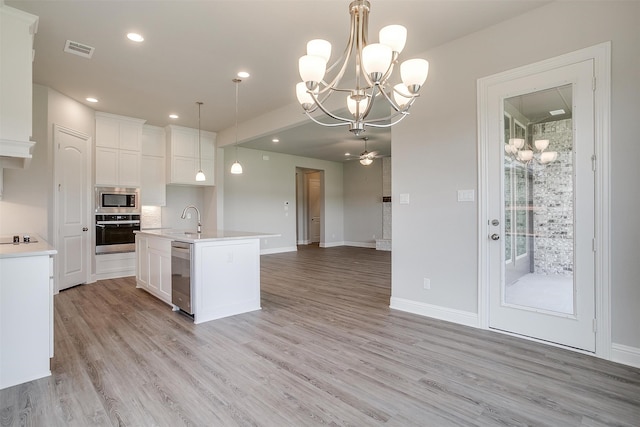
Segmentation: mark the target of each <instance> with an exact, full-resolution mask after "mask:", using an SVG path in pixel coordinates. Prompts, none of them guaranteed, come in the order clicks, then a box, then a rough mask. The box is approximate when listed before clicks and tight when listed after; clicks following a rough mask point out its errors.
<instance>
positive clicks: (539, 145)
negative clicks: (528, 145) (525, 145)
mask: <svg viewBox="0 0 640 427" xmlns="http://www.w3.org/2000/svg"><path fill="white" fill-rule="evenodd" d="M534 145H535V146H536V150H538V151H544V150H546V149H547V147H548V146H549V140H548V139H537V140H536V141H535V143H534Z"/></svg>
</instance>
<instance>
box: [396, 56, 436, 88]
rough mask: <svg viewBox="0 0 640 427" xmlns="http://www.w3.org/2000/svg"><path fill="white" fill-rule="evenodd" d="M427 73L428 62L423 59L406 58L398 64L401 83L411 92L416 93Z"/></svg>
mask: <svg viewBox="0 0 640 427" xmlns="http://www.w3.org/2000/svg"><path fill="white" fill-rule="evenodd" d="M428 75H429V62H428V61H426V60H424V59H419V58H418V59H408V60H406V61H404V62H403V63H402V64H400V77H401V78H402V83H404V85H405V86H406V87H407V88H408V89H409V92H411V93H412V94H416V93H418V91H419V90H420V88H421V87H422V85H423V84H424V82H425V81H426V80H427V76H428Z"/></svg>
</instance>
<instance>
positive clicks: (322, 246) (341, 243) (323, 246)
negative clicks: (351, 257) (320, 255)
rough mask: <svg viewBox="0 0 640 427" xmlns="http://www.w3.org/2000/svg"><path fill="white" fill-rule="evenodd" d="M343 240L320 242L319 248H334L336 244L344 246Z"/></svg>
mask: <svg viewBox="0 0 640 427" xmlns="http://www.w3.org/2000/svg"><path fill="white" fill-rule="evenodd" d="M344 245H345V244H344V242H329V243H320V247H321V248H335V247H336V246H344Z"/></svg>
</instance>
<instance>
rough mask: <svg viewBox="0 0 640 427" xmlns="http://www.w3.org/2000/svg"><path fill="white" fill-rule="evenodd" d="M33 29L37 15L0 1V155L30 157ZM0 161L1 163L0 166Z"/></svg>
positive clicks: (36, 21)
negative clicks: (0, 56)
mask: <svg viewBox="0 0 640 427" xmlns="http://www.w3.org/2000/svg"><path fill="white" fill-rule="evenodd" d="M37 30H38V17H37V16H35V15H31V14H29V13H26V12H23V11H21V10H18V9H14V8H12V7H9V6H6V5H4V2H0V50H1V51H2V60H0V93H1V94H2V95H0V156H2V157H5V156H6V157H12V158H18V159H20V158H22V159H25V158H31V148H32V147H33V144H34V143H33V142H32V141H31V133H32V131H31V129H32V114H33V113H32V103H33V101H32V91H33V69H32V65H33V57H34V51H33V37H34V35H35V33H36V32H37ZM22 159H20V161H22ZM5 163H6V162H5ZM1 164H2V162H0V167H1ZM20 166H21V167H22V165H20Z"/></svg>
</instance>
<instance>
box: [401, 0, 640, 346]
mask: <svg viewBox="0 0 640 427" xmlns="http://www.w3.org/2000/svg"><path fill="white" fill-rule="evenodd" d="M638 28H640V2H554V3H551V4H549V5H547V6H544V7H541V8H539V9H535V10H533V11H532V12H529V13H527V14H525V15H522V16H520V17H517V18H515V19H512V20H509V21H506V22H504V23H501V24H498V25H496V26H493V27H490V28H488V29H486V30H483V31H480V32H478V33H475V34H472V35H471V36H469V37H465V38H463V39H459V40H457V41H454V42H452V43H449V44H446V45H443V46H440V47H439V48H436V49H433V50H430V51H427V52H425V53H424V54H423V55H420V56H423V57H425V58H427V59H428V60H429V61H430V64H431V69H430V75H429V80H428V82H427V84H426V86H425V87H424V88H423V89H422V96H421V98H420V99H419V100H418V102H417V103H416V104H415V106H414V107H413V108H412V114H411V117H410V118H409V119H407V120H405V121H403V122H402V123H401V124H399V125H398V126H395V127H394V128H393V131H392V139H393V145H394V151H393V160H392V161H393V183H392V187H393V200H394V203H393V255H392V257H393V261H392V265H393V276H392V277H393V279H392V280H393V285H392V295H393V297H398V298H405V299H409V300H412V301H415V302H418V303H423V304H430V305H434V306H437V307H441V308H443V309H446V310H454V311H455V310H460V311H462V312H466V313H472V314H473V313H477V306H478V295H477V289H478V277H477V267H478V266H477V260H478V251H477V246H478V236H477V217H478V211H477V209H478V206H477V203H459V202H456V191H457V190H458V189H475V190H476V191H477V186H478V183H477V163H478V153H477V133H476V124H477V116H476V114H477V111H476V81H477V79H478V78H481V77H485V76H488V75H492V74H495V73H498V72H502V71H505V70H508V69H512V68H516V67H519V66H523V65H526V64H529V63H533V62H537V61H540V60H543V59H547V58H550V57H554V56H558V55H561V54H564V53H567V52H571V51H575V50H578V49H581V48H585V47H588V46H592V45H595V44H598V43H601V42H605V41H608V40H611V41H612V82H613V83H612V109H611V117H612V126H611V204H612V206H611V223H612V225H611V228H612V241H611V272H612V280H611V286H612V322H613V325H612V338H613V342H614V343H618V344H623V345H626V346H629V347H633V348H638V349H640V334H639V333H638V329H637V325H639V324H640V311H639V310H638V302H640V279H638V278H640V263H638V262H637V259H638V254H639V253H640V226H639V225H638V221H637V218H636V215H635V214H633V213H635V212H638V211H640V192H638V191H637V189H636V188H635V186H636V185H637V183H638V182H640V168H638V164H639V162H640V144H638V137H637V135H639V134H640V125H639V123H640V121H638V120H637V118H638V113H639V112H640V101H639V100H640V86H639V84H638V76H640V55H639V51H638V46H639V45H640V32H639V31H638ZM538 29H543V30H538ZM400 193H409V194H410V201H411V202H410V204H409V205H399V204H398V202H397V201H398V195H399V194H400ZM476 194H477V193H476ZM423 277H428V278H430V279H431V290H424V289H422V279H423Z"/></svg>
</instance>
